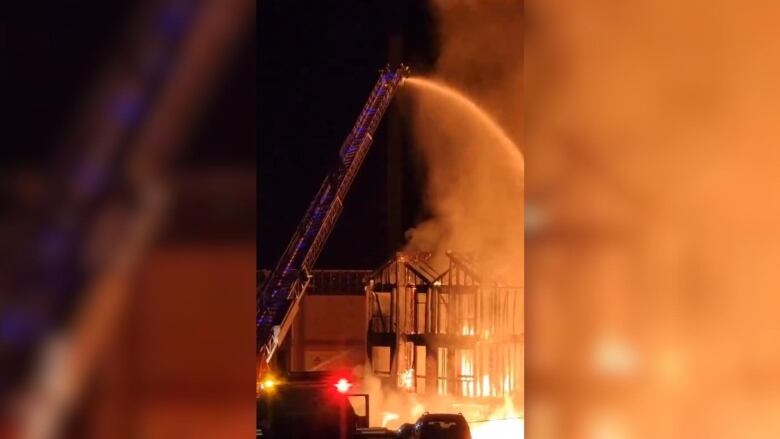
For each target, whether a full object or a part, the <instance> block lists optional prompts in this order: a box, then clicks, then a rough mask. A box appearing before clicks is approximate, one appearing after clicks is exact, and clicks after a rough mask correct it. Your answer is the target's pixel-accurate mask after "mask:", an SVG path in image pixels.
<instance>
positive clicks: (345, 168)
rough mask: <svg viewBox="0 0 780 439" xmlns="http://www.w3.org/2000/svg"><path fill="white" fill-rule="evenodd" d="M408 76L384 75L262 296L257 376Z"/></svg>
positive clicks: (401, 70) (404, 71) (404, 70)
mask: <svg viewBox="0 0 780 439" xmlns="http://www.w3.org/2000/svg"><path fill="white" fill-rule="evenodd" d="M408 76H409V69H408V67H405V66H404V65H403V64H402V65H401V66H399V67H398V68H397V69H395V70H393V69H391V68H390V67H389V66H387V67H385V68H384V69H382V70H380V72H379V80H378V81H377V82H376V85H374V88H373V90H372V91H371V95H370V96H369V98H368V101H367V102H366V104H365V106H364V107H363V110H362V111H361V112H360V116H359V117H358V119H357V121H356V122H355V125H354V127H353V128H352V131H351V132H350V133H349V135H348V136H347V138H346V140H345V141H344V143H343V144H342V146H341V149H340V151H339V161H338V164H337V166H336V167H335V168H334V169H333V170H331V171H330V173H329V174H328V175H327V176H326V177H325V181H323V182H322V185H321V186H320V189H319V191H318V192H317V195H316V196H315V197H314V200H312V202H311V204H310V205H309V208H308V210H307V211H306V213H305V214H304V216H303V218H302V219H301V222H300V224H299V225H298V228H297V229H296V230H295V233H294V234H293V236H292V239H291V240H290V243H289V244H288V245H287V248H286V249H285V251H284V253H283V254H282V256H281V258H280V259H279V261H278V262H277V264H276V266H275V267H274V269H273V271H272V272H271V274H270V275H269V277H268V278H267V279H266V281H265V282H264V284H263V286H262V287H260V291H259V292H258V295H257V346H256V348H257V358H258V373H261V372H263V371H265V370H267V369H268V368H269V362H270V361H271V359H272V358H273V355H274V353H275V352H276V350H277V348H278V347H279V345H280V344H281V343H282V341H283V340H284V337H285V335H286V334H287V332H288V331H289V329H290V326H291V325H292V322H293V320H294V319H295V315H296V313H297V311H298V306H299V305H300V301H301V299H302V298H303V295H304V293H305V292H306V288H307V287H308V285H309V282H310V281H311V277H312V269H313V267H314V264H315V262H316V261H317V257H318V256H319V254H320V252H321V250H322V247H323V245H324V244H325V241H326V240H327V239H328V236H329V235H330V233H331V231H332V230H333V227H334V225H335V224H336V220H337V219H338V217H339V214H340V213H341V209H342V207H343V203H344V198H345V197H346V195H347V192H348V191H349V188H350V186H351V185H352V181H353V180H354V178H355V175H356V174H357V172H358V170H359V169H360V165H361V164H362V163H363V159H364V158H365V156H366V153H368V149H369V148H370V146H371V143H372V141H373V136H374V132H375V131H376V129H377V126H378V125H379V122H380V120H381V119H382V116H383V115H384V113H385V110H387V107H388V106H389V105H390V101H391V100H392V98H393V95H394V94H395V92H396V90H397V89H398V87H399V86H400V85H401V84H402V82H403V80H404V78H406V77H408Z"/></svg>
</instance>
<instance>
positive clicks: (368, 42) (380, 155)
mask: <svg viewBox="0 0 780 439" xmlns="http://www.w3.org/2000/svg"><path fill="white" fill-rule="evenodd" d="M399 31H400V32H402V34H403V50H402V57H403V61H404V62H405V63H407V64H409V65H411V66H412V69H413V71H414V72H418V73H420V72H425V71H426V70H429V69H430V66H431V65H432V64H433V60H434V59H435V30H434V28H433V21H432V17H431V13H430V11H429V10H427V8H426V2H423V1H413V0H409V1H392V0H382V1H379V0H368V1H366V0H349V1H345V0H339V1H322V2H309V1H305V2H304V1H298V2H295V1H293V2H290V1H281V0H278V1H263V2H260V3H259V4H258V44H259V48H258V49H259V51H258V54H259V72H258V77H257V82H258V87H259V90H258V121H257V126H258V249H257V253H258V255H257V256H258V267H259V268H273V265H274V264H275V262H276V259H277V258H278V257H279V256H280V254H281V252H282V251H283V249H284V247H285V246H286V244H287V242H288V240H289V239H290V236H291V235H292V233H293V231H294V230H295V227H296V226H297V225H298V222H299V221H300V218H301V216H302V215H303V213H304V212H305V210H306V208H307V206H308V204H309V203H310V201H311V199H312V197H313V196H314V194H315V193H316V191H317V189H318V188H319V185H320V184H321V182H322V180H323V178H324V177H325V175H326V173H327V170H328V169H329V167H330V166H331V165H332V164H333V163H334V161H335V159H336V158H337V154H338V149H339V147H340V146H341V144H342V142H343V141H344V138H345V137H346V135H347V134H348V133H349V130H350V129H351V128H352V125H353V124H354V122H355V119H356V118H357V116H358V114H359V112H360V110H361V108H362V107H363V104H364V103H365V100H366V99H367V97H368V94H369V92H370V91H371V88H372V87H373V85H374V83H375V81H376V79H377V77H378V69H380V68H381V67H383V66H384V65H385V64H387V62H388V42H389V38H390V35H392V34H393V33H395V32H399ZM398 112H399V109H398V107H397V106H396V105H391V108H390V110H388V113H387V114H386V116H385V119H384V120H383V121H382V123H381V124H380V127H379V129H378V130H377V133H376V136H375V140H374V142H373V145H372V147H371V150H370V151H369V154H368V157H367V158H366V161H365V162H364V164H363V167H362V169H361V170H360V172H359V173H358V175H357V177H356V178H355V181H354V183H353V185H352V189H351V190H350V193H349V195H348V196H347V200H346V202H345V205H344V210H343V212H342V215H341V217H340V219H339V221H338V223H337V225H336V227H335V229H334V231H333V233H332V235H331V236H330V239H329V240H328V242H327V244H326V246H325V249H324V250H323V252H322V254H321V256H320V258H319V261H318V263H317V267H319V268H375V267H377V266H378V265H379V264H381V263H382V261H383V260H385V259H386V258H387V257H388V256H389V255H390V254H391V252H392V251H393V250H395V249H397V248H398V246H400V245H401V244H402V242H401V240H400V239H399V240H397V242H396V243H395V244H394V245H392V247H394V248H390V247H391V245H388V243H387V234H388V220H387V194H386V192H387V160H386V158H387V155H388V151H387V143H388V141H387V139H388V126H389V125H391V126H396V127H397V129H399V130H400V132H401V135H402V136H403V138H404V140H403V142H402V147H403V149H404V175H403V201H402V204H403V206H404V208H403V218H402V223H403V225H402V229H403V230H405V229H407V228H409V227H411V226H412V225H414V223H415V222H416V220H417V219H419V217H420V215H422V213H421V212H420V208H419V193H418V189H417V188H418V187H419V181H418V180H419V172H416V171H415V167H414V166H412V164H413V160H412V157H411V153H410V149H409V148H410V145H409V136H408V132H407V128H408V127H406V126H405V123H404V119H403V117H397V119H398V121H399V122H398V123H397V124H395V125H393V124H391V123H390V122H389V119H390V118H391V117H389V116H391V114H393V113H394V114H395V115H396V116H398Z"/></svg>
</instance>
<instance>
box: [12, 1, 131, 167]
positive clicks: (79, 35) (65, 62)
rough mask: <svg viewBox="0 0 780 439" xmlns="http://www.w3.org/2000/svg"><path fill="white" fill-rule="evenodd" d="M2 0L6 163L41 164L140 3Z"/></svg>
mask: <svg viewBox="0 0 780 439" xmlns="http://www.w3.org/2000/svg"><path fill="white" fill-rule="evenodd" d="M137 3H138V2H137V1H130V0H111V1H104V0H83V1H78V2H72V1H41V2H38V1H35V2H15V1H12V2H3V12H2V14H0V60H2V68H1V69H0V96H2V101H3V114H4V117H3V123H2V129H3V137H2V143H3V155H4V156H3V161H2V162H3V165H4V167H7V166H15V165H17V164H28V165H39V164H40V163H41V161H43V160H45V158H46V157H47V156H48V155H49V152H50V151H51V150H52V148H53V147H54V146H55V145H56V144H57V141H58V140H59V139H60V138H61V137H62V135H63V132H64V131H65V130H66V128H67V125H68V123H69V122H71V117H72V116H73V114H72V113H73V109H74V107H78V106H79V104H80V103H81V102H82V101H83V99H84V94H85V93H86V92H87V91H88V90H89V88H90V85H91V84H90V81H92V80H94V79H95V78H97V77H98V73H99V69H100V67H101V66H102V64H103V62H104V61H105V59H106V58H107V56H108V55H109V54H110V50H111V49H112V45H113V44H115V43H116V40H117V39H118V37H119V36H120V35H121V31H122V30H123V29H122V24H124V22H125V20H126V18H127V15H128V13H129V12H130V11H132V10H133V9H134V7H135V5H136V4H137Z"/></svg>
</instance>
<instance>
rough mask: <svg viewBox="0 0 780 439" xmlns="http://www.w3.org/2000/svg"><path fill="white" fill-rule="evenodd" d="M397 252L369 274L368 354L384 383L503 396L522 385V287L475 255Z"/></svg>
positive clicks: (428, 391) (466, 395) (412, 388)
mask: <svg viewBox="0 0 780 439" xmlns="http://www.w3.org/2000/svg"><path fill="white" fill-rule="evenodd" d="M430 258H431V255H430V254H427V253H398V254H396V255H395V257H394V258H393V259H391V260H389V261H388V262H387V263H385V264H384V265H383V266H382V267H380V268H379V269H378V270H376V271H375V272H373V273H372V274H371V275H370V276H369V277H368V278H367V279H366V296H367V297H366V300H367V306H368V334H367V346H368V348H367V351H368V361H369V363H370V366H371V370H372V371H373V373H374V374H375V375H376V376H380V377H383V378H384V380H385V384H386V385H389V386H393V385H396V386H398V387H399V388H402V389H406V390H407V391H411V392H416V393H422V394H439V395H452V396H457V397H464V398H477V397H479V398H494V397H495V398H500V397H505V396H509V395H513V394H516V393H517V392H518V391H519V390H520V389H522V382H523V377H522V370H523V367H522V365H523V322H522V321H521V319H520V318H519V316H522V315H523V314H522V313H523V309H522V304H523V290H522V287H518V286H508V285H501V284H499V283H497V282H492V281H489V280H487V279H484V278H482V277H481V276H480V274H479V272H478V270H477V269H476V268H475V267H476V264H475V261H474V260H473V259H472V258H469V257H466V256H464V255H459V254H456V253H452V252H450V253H447V259H448V266H447V268H446V269H445V270H437V269H435V268H434V267H433V266H432V265H431V264H430V263H429V261H430Z"/></svg>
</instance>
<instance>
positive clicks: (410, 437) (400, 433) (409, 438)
mask: <svg viewBox="0 0 780 439" xmlns="http://www.w3.org/2000/svg"><path fill="white" fill-rule="evenodd" d="M396 437H397V438H398V439H414V424H409V423H406V424H403V425H401V426H400V427H398V430H397V431H396Z"/></svg>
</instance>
